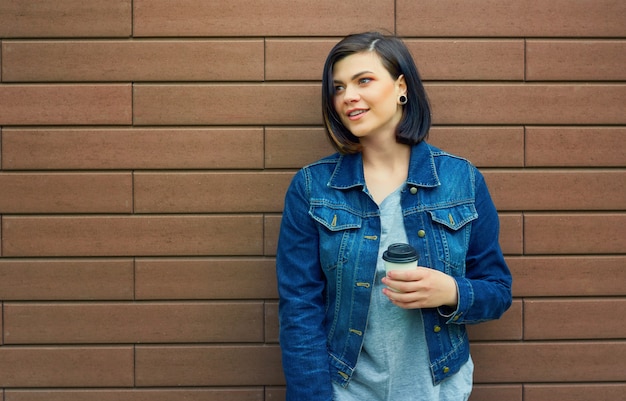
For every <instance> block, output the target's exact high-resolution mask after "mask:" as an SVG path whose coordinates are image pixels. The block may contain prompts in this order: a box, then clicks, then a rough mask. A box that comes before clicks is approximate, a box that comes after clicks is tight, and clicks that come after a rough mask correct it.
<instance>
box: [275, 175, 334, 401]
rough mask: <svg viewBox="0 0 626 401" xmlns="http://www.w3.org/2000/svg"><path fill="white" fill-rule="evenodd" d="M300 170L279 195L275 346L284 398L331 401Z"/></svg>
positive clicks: (313, 234) (311, 228) (315, 249)
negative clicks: (277, 330) (277, 331)
mask: <svg viewBox="0 0 626 401" xmlns="http://www.w3.org/2000/svg"><path fill="white" fill-rule="evenodd" d="M306 174H307V173H306V171H304V170H301V171H300V172H298V174H296V176H295V177H294V179H293V180H292V183H291V185H290V187H289V189H288V190H287V194H286V196H285V206H284V210H283V216H282V221H281V227H280V235H279V239H278V250H277V254H276V273H277V279H278V292H279V297H280V300H279V321H280V346H281V350H282V363H283V371H284V374H285V379H286V383H287V396H286V400H287V401H307V400H310V401H313V400H315V401H326V400H328V401H331V400H332V384H331V379H330V374H329V364H328V351H327V345H326V334H325V330H324V315H325V306H324V289H325V286H326V285H325V277H324V273H323V271H322V269H321V266H320V261H319V246H318V242H319V235H318V231H317V226H316V224H315V223H314V221H313V219H312V218H311V217H310V216H309V213H308V212H309V194H308V190H307V188H306V182H307V181H306V179H305V178H306Z"/></svg>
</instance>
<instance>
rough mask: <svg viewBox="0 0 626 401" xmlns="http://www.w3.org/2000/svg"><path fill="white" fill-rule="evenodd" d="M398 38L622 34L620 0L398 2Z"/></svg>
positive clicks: (623, 6)
mask: <svg viewBox="0 0 626 401" xmlns="http://www.w3.org/2000/svg"><path fill="white" fill-rule="evenodd" d="M396 7H397V18H396V24H397V25H396V30H397V33H398V34H399V35H403V36H479V37H482V36H494V37H499V36H517V37H519V36H527V37H537V36H548V37H551V36H552V37H562V36H571V37H585V36H587V37H603V36H617V37H623V36H624V14H625V13H626V4H624V2H622V1H620V0H594V1H591V0H585V1H574V2H572V1H569V0H553V1H550V2H545V1H543V0H523V1H519V0H504V1H498V2H497V3H494V2H493V1H492V0H476V1H457V0H443V1H442V0H425V1H412V0H399V1H397V3H396Z"/></svg>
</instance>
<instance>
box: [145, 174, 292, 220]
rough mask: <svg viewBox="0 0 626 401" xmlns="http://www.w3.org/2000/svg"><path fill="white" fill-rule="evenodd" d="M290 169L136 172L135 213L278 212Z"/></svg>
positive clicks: (281, 205)
mask: <svg viewBox="0 0 626 401" xmlns="http://www.w3.org/2000/svg"><path fill="white" fill-rule="evenodd" d="M292 176H293V174H292V173H290V172H275V173H273V172H255V173H244V172H228V173H215V172H185V173H172V172H167V173H135V175H134V177H135V181H134V194H135V211H136V212H138V213H174V212H178V213H230V212H233V213H236V212H280V211H282V209H283V198H284V196H285V191H286V190H287V186H288V185H289V182H290V181H291V177H292Z"/></svg>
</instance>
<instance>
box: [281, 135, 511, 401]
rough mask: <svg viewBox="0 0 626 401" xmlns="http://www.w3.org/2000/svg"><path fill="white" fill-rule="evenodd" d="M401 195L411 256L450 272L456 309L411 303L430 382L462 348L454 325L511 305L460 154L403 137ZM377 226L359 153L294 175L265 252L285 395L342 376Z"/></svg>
mask: <svg viewBox="0 0 626 401" xmlns="http://www.w3.org/2000/svg"><path fill="white" fill-rule="evenodd" d="M401 205H402V212H403V215H404V225H405V227H406V231H407V236H408V238H409V243H410V244H411V245H412V246H413V247H415V248H416V249H417V250H418V251H419V254H420V261H419V264H420V266H427V267H430V268H433V269H437V270H440V271H443V272H445V273H447V274H449V275H451V276H453V277H454V278H455V279H456V283H457V287H458V306H457V308H456V310H454V309H452V308H450V310H445V309H446V308H433V309H423V310H422V316H423V319H424V327H425V329H426V342H427V344H428V352H429V355H430V370H431V374H432V378H431V379H432V381H433V383H435V384H437V383H439V382H441V381H442V380H444V379H445V378H446V377H449V376H450V375H453V374H454V373H456V372H457V371H458V370H459V369H460V367H461V366H462V365H463V364H464V363H465V362H466V361H467V359H468V357H469V341H468V337H467V333H466V330H465V324H471V323H478V322H483V321H487V320H491V319H497V318H499V317H500V316H501V315H502V314H503V313H504V311H506V310H507V309H508V307H509V306H510V305H511V274H510V272H509V269H508V267H507V265H506V263H505V261H504V258H503V256H502V251H501V250H500V246H499V244H498V232H499V221H498V215H497V212H496V209H495V207H494V205H493V202H492V200H491V197H490V195H489V192H488V190H487V187H486V185H485V182H484V179H483V177H482V175H481V173H480V172H479V171H478V170H477V169H476V168H475V167H474V166H473V165H471V164H470V163H469V162H468V161H466V160H464V159H462V158H459V157H456V156H453V155H450V154H448V153H445V152H443V151H441V150H439V149H437V148H435V147H433V146H431V145H429V144H427V143H425V142H421V143H420V144H418V145H415V146H413V147H412V150H411V160H410V165H409V172H408V178H407V182H406V186H405V188H404V189H403V190H402V195H401ZM380 230H381V228H380V218H379V209H378V205H377V204H376V203H375V202H374V201H373V199H372V198H371V197H370V196H369V195H368V194H367V192H366V190H365V178H364V175H363V163H362V158H361V154H352V155H339V154H335V155H332V156H329V157H327V158H325V159H322V160H320V161H318V162H316V163H313V164H311V165H309V166H306V167H304V168H303V169H301V170H300V171H299V172H298V173H297V174H296V176H295V177H294V178H293V181H292V183H291V185H290V187H289V189H288V191H287V194H286V197H285V207H284V211H283V218H282V223H281V228H280V236H279V241H278V252H277V257H276V267H277V277H278V287H279V295H280V303H279V319H280V344H281V349H282V358H283V370H284V373H285V378H286V381H287V400H288V401H296V400H297V401H306V400H315V401H320V400H332V385H331V381H335V382H337V383H339V384H341V385H343V386H347V385H348V383H349V381H350V377H351V376H352V373H353V371H354V368H355V366H356V362H357V359H358V356H359V353H360V351H361V346H362V343H363V335H364V333H365V331H366V326H367V318H368V310H369V303H370V296H371V291H372V287H373V280H374V276H375V270H376V258H377V257H378V248H379V237H380ZM407 335H411V333H407ZM415 335H420V333H415ZM416 379H420V378H416ZM421 379H424V378H421Z"/></svg>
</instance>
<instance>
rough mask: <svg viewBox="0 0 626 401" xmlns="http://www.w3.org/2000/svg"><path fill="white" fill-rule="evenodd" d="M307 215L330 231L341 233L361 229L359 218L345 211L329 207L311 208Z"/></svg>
mask: <svg viewBox="0 0 626 401" xmlns="http://www.w3.org/2000/svg"><path fill="white" fill-rule="evenodd" d="M309 214H310V215H311V217H313V218H314V219H315V220H316V221H318V222H319V223H320V224H322V225H324V226H325V227H326V228H327V229H329V230H331V231H341V230H347V229H351V228H360V227H361V217H360V216H357V215H356V214H354V213H351V212H350V211H348V210H345V209H338V208H333V207H331V206H329V205H324V206H311V209H310V210H309Z"/></svg>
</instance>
